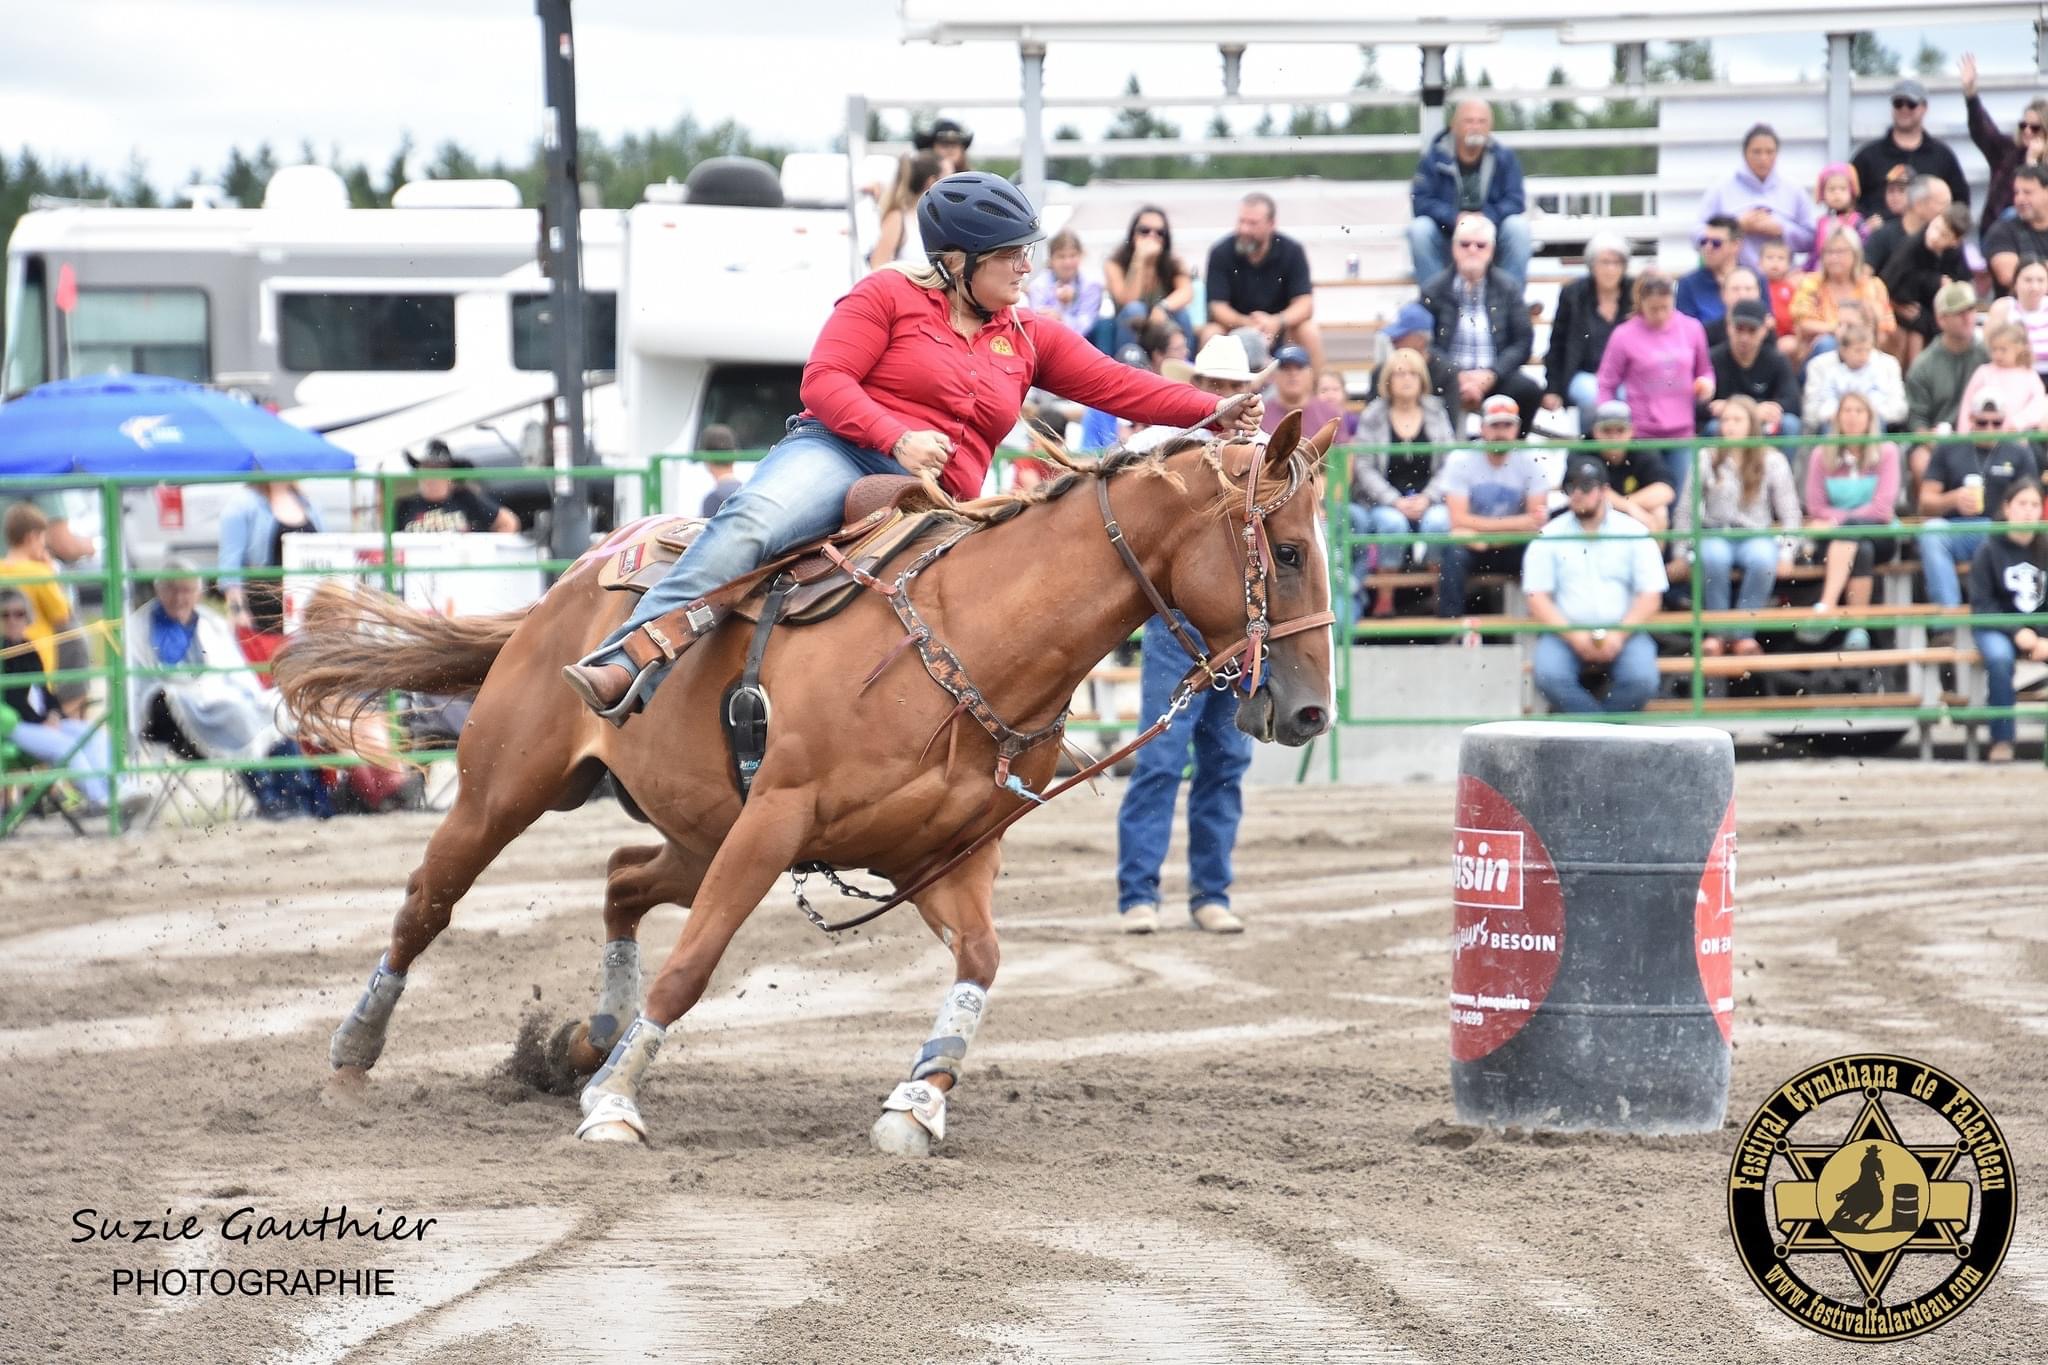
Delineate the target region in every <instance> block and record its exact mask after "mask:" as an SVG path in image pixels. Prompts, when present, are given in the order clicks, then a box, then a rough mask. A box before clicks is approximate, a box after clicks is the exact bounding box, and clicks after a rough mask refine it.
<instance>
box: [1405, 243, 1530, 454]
mask: <svg viewBox="0 0 2048 1365" xmlns="http://www.w3.org/2000/svg"><path fill="white" fill-rule="evenodd" d="M1493 246H1494V226H1493V224H1492V222H1491V221H1489V220H1488V219H1487V218H1486V217H1485V216H1484V215H1483V214H1476V213H1475V214H1467V215H1466V216H1465V217H1463V218H1460V219H1459V220H1458V227H1457V230H1456V231H1455V232H1453V233H1452V234H1451V257H1452V262H1451V268H1450V269H1448V270H1446V271H1444V272H1443V273H1442V274H1440V275H1438V276H1437V277H1436V278H1435V279H1432V280H1429V281H1427V282H1426V283H1424V285H1423V286H1422V304H1423V307H1425V308H1427V309H1428V310H1429V312H1430V317H1431V318H1432V319H1433V321H1434V323H1435V331H1434V334H1433V336H1432V338H1431V341H1430V348H1429V350H1430V356H1431V358H1432V359H1434V360H1437V361H1441V362H1442V363H1444V364H1445V365H1447V366H1449V368H1450V369H1452V370H1453V371H1455V372H1456V373H1457V376H1458V382H1457V389H1456V391H1455V392H1454V393H1449V394H1446V395H1445V397H1446V399H1447V400H1449V401H1450V402H1451V405H1452V406H1453V407H1454V408H1456V409H1458V410H1459V411H1461V412H1472V411H1476V410H1477V409H1478V407H1479V405H1480V403H1481V402H1483V401H1484V400H1485V399H1486V398H1487V397H1489V396H1490V395H1493V394H1497V393H1502V394H1506V395H1507V396H1508V397H1510V398H1512V399H1514V400H1515V406H1516V407H1517V408H1519V409H1520V410H1521V414H1522V426H1523V428H1524V429H1527V427H1528V426H1529V424H1530V423H1531V422H1533V421H1534V420H1535V417H1536V409H1537V407H1538V405H1540V404H1541V403H1542V401H1543V386H1542V385H1541V384H1540V383H1538V382H1537V381H1536V380H1535V379H1533V378H1531V377H1529V376H1528V375H1525V374H1523V373H1522V366H1523V365H1524V364H1526V363H1527V362H1528V359H1529V351H1530V347H1531V345H1532V344H1533V343H1534V340H1535V333H1534V329H1533V328H1532V327H1531V326H1530V324H1529V309H1528V305H1527V304H1526V303H1525V302H1524V301H1523V298H1522V287H1521V286H1520V285H1518V284H1517V283H1515V280H1514V277H1513V276H1511V275H1509V274H1507V273H1506V272H1505V271H1502V270H1498V269H1495V268H1494V265H1493Z"/></svg>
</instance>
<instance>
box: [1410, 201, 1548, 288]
mask: <svg viewBox="0 0 2048 1365" xmlns="http://www.w3.org/2000/svg"><path fill="white" fill-rule="evenodd" d="M1534 250H1535V243H1534V242H1533V241H1532V240H1531V238H1530V236H1529V220H1528V219H1527V218H1525V217H1523V216H1522V215H1521V214H1519V213H1511V214H1509V215H1508V216H1507V217H1505V218H1503V219H1501V220H1500V223H1499V225H1498V226H1497V227H1496V228H1495V229H1494V239H1493V263H1494V265H1495V266H1497V267H1499V268H1500V269H1502V270H1505V271H1507V272H1508V274H1510V275H1513V276H1514V277H1515V282H1516V283H1517V284H1520V285H1523V286H1527V285H1528V283H1529V256H1530V254H1531V253H1532V252H1533V251H1534ZM1450 255H1451V234H1450V233H1448V232H1445V231H1444V230H1443V228H1442V227H1441V226H1440V225H1439V224H1438V223H1437V221H1436V219H1434V218H1415V219H1411V220H1410V221H1409V223H1408V258H1409V260H1410V261H1412V262H1413V263H1414V266H1415V282H1416V283H1417V284H1423V283H1425V282H1427V281H1429V280H1433V279H1435V278H1436V277H1437V276H1438V275H1441V274H1443V273H1444V271H1446V270H1449V269H1450V268H1451V262H1450Z"/></svg>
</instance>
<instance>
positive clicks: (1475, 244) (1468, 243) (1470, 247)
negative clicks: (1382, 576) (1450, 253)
mask: <svg viewBox="0 0 2048 1365" xmlns="http://www.w3.org/2000/svg"><path fill="white" fill-rule="evenodd" d="M1451 245H1452V246H1454V247H1457V248H1458V249H1459V250H1460V251H1484V250H1485V249H1486V248H1488V247H1490V246H1492V245H1493V243H1492V242H1482V241H1480V240H1479V239H1478V238H1476V237H1460V238H1459V239H1458V240H1457V241H1455V242H1452V243H1451Z"/></svg>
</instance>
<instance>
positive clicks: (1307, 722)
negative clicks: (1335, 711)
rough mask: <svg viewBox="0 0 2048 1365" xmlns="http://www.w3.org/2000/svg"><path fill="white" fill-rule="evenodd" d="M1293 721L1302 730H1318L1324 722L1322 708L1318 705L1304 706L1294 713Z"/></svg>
mask: <svg viewBox="0 0 2048 1365" xmlns="http://www.w3.org/2000/svg"><path fill="white" fill-rule="evenodd" d="M1294 721H1295V724H1297V725H1299V726H1300V727H1301V728H1302V729H1304V730H1315V731H1320V730H1321V729H1322V728H1323V722H1324V715H1323V708H1322V707H1320V706H1304V707H1302V708H1301V709H1300V710H1299V711H1297V712H1295V713H1294Z"/></svg>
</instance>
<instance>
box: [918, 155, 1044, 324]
mask: <svg viewBox="0 0 2048 1365" xmlns="http://www.w3.org/2000/svg"><path fill="white" fill-rule="evenodd" d="M917 231H918V236H919V237H920V238H921V239H922V240H923V242H924V249H925V254H926V255H927V256H929V257H930V258H931V262H932V264H933V265H938V266H939V270H940V272H941V274H942V275H943V274H944V273H945V267H944V266H942V265H939V255H940V253H942V252H947V251H964V252H966V253H967V269H966V272H965V276H964V278H963V279H962V280H961V292H963V293H964V294H966V296H967V302H968V303H969V304H970V305H972V306H973V308H974V310H975V311H976V312H978V313H980V314H981V316H982V318H983V319H984V320H986V319H988V318H990V317H992V316H994V314H992V313H991V312H990V311H989V310H988V309H986V308H983V307H982V306H981V303H980V301H979V300H977V299H976V298H975V297H974V267H975V266H976V265H978V264H980V261H981V258H982V257H983V256H985V255H987V254H988V253H989V252H991V251H1001V250H1003V249H1004V248H1005V247H1013V246H1029V245H1031V244H1032V243H1033V242H1042V241H1044V240H1045V235H1046V234H1045V229H1044V228H1042V227H1040V226H1039V225H1038V210H1037V209H1035V208H1033V207H1031V201H1030V200H1029V199H1027V198H1025V197H1024V192H1023V191H1022V190H1020V189H1018V188H1017V187H1016V186H1015V185H1012V184H1011V183H1010V182H1009V181H1007V180H1005V179H1003V178H1002V177H1001V176H999V175H990V174H989V173H988V172H986V171H962V172H960V173H959V174H958V175H949V176H947V177H946V178H945V179H944V180H941V181H939V182H938V183H937V184H936V185H933V186H932V187H931V188H930V189H928V190H926V191H925V192H924V197H923V198H922V199H920V200H918V201H917ZM946 282H947V283H949V284H950V283H951V282H952V281H951V279H950V278H948V279H947V281H946Z"/></svg>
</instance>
